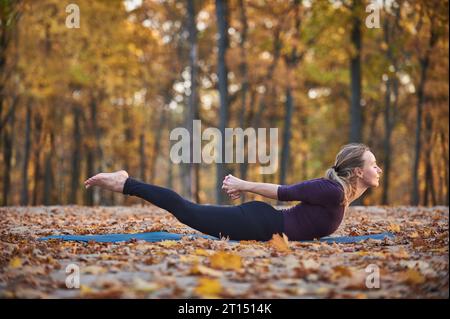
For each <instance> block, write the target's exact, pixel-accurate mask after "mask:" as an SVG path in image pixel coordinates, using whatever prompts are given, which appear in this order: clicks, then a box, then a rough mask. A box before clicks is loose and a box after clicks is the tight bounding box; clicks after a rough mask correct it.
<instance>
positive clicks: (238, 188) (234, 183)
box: [222, 175, 279, 199]
mask: <svg viewBox="0 0 450 319" xmlns="http://www.w3.org/2000/svg"><path fill="white" fill-rule="evenodd" d="M278 186H279V185H277V184H270V183H257V182H249V181H244V180H242V179H239V178H237V177H234V176H233V175H227V176H226V177H225V179H224V181H223V185H222V188H223V189H225V190H226V191H227V193H228V195H230V197H231V198H232V199H237V198H239V197H240V194H241V193H242V192H250V193H255V194H258V195H262V196H264V197H267V198H272V199H278Z"/></svg>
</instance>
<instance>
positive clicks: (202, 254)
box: [195, 248, 209, 256]
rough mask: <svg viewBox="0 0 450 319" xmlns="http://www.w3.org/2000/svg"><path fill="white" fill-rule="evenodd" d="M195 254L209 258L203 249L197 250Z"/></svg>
mask: <svg viewBox="0 0 450 319" xmlns="http://www.w3.org/2000/svg"><path fill="white" fill-rule="evenodd" d="M195 254H196V255H198V256H209V254H208V252H207V251H206V250H204V249H201V248H197V249H196V250H195Z"/></svg>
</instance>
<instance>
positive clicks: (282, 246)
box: [269, 234, 291, 252]
mask: <svg viewBox="0 0 450 319" xmlns="http://www.w3.org/2000/svg"><path fill="white" fill-rule="evenodd" d="M269 245H270V246H272V247H274V248H275V249H276V250H278V251H282V252H291V249H290V248H289V240H288V238H287V236H286V235H285V234H283V237H281V236H280V235H278V234H274V235H273V236H272V239H271V240H270V241H269Z"/></svg>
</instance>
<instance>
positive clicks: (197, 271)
mask: <svg viewBox="0 0 450 319" xmlns="http://www.w3.org/2000/svg"><path fill="white" fill-rule="evenodd" d="M189 273H190V274H191V275H204V276H211V277H221V276H222V275H223V273H222V272H221V271H218V270H215V269H212V268H209V267H206V266H203V265H194V266H193V267H192V268H191V270H190V272H189Z"/></svg>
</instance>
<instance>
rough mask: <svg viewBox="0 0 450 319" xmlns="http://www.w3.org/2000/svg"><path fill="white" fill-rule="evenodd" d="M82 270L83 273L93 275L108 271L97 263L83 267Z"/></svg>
mask: <svg viewBox="0 0 450 319" xmlns="http://www.w3.org/2000/svg"><path fill="white" fill-rule="evenodd" d="M81 271H82V273H83V274H92V275H98V274H103V273H105V272H107V270H106V269H105V268H103V267H100V266H95V265H92V266H87V267H82V268H81Z"/></svg>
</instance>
